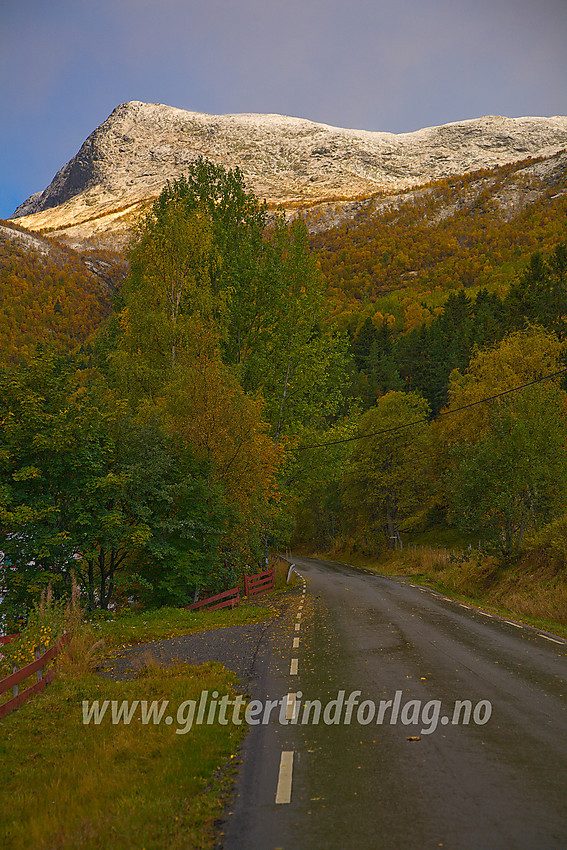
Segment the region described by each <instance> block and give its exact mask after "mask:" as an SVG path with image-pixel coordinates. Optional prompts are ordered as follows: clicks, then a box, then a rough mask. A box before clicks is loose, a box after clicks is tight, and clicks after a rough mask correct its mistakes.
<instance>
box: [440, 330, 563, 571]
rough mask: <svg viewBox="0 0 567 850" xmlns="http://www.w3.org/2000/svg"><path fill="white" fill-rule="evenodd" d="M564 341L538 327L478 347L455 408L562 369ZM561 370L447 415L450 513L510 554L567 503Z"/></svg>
mask: <svg viewBox="0 0 567 850" xmlns="http://www.w3.org/2000/svg"><path fill="white" fill-rule="evenodd" d="M562 360H563V346H562V344H561V343H560V341H559V340H558V339H557V336H555V334H553V333H548V332H547V331H545V330H544V329H543V328H540V327H533V328H531V329H529V330H527V331H521V332H515V333H513V334H510V335H509V336H508V337H506V338H505V339H504V340H503V341H502V342H501V343H500V344H499V345H498V346H496V347H494V348H492V349H485V350H483V351H478V352H477V353H476V354H475V356H474V357H473V358H472V360H471V363H470V365H469V368H468V369H467V371H466V372H464V373H459V372H455V373H454V374H453V375H452V376H451V382H450V386H449V407H450V408H458V407H465V406H466V405H468V404H471V403H474V402H476V401H478V400H479V399H482V398H488V397H491V396H495V395H497V394H499V393H503V392H504V393H506V391H507V390H509V389H511V388H512V387H515V386H521V385H523V384H528V383H531V382H533V381H537V380H538V379H539V378H541V377H542V376H544V375H549V374H552V373H554V372H557V371H559V370H561V368H562ZM560 384H561V376H558V377H557V378H555V379H551V380H545V381H542V382H540V383H536V384H534V385H532V386H528V387H526V388H525V389H522V390H520V391H518V392H513V393H510V394H506V395H503V396H501V397H500V398H496V399H493V400H492V401H490V402H486V403H483V404H480V405H476V406H474V407H469V408H467V409H465V410H462V411H460V412H459V413H456V414H453V415H451V416H448V417H446V418H445V419H442V420H440V422H439V424H438V426H437V427H438V431H439V433H440V435H441V446H442V451H443V452H444V455H445V458H446V459H448V463H447V465H446V472H445V479H446V482H447V495H448V499H449V504H450V507H451V511H450V516H451V517H452V519H453V521H454V522H456V523H457V524H458V525H459V526H460V527H461V528H463V529H464V530H466V531H474V532H475V533H479V534H483V536H485V538H487V539H488V540H489V541H490V542H491V543H492V544H493V545H494V546H497V547H498V549H499V550H500V551H501V552H502V553H503V554H504V555H506V556H509V555H511V554H513V553H515V552H517V551H518V550H519V549H520V547H521V545H522V542H523V540H524V537H525V535H526V534H527V533H528V532H533V531H534V530H536V529H537V528H538V527H540V526H541V524H542V523H545V522H548V521H550V520H552V519H553V518H554V517H556V516H557V515H558V512H559V513H561V512H562V511H563V510H564V508H565V504H566V503H567V452H566V445H565V426H566V424H567V393H565V391H564V390H563V389H561V386H560Z"/></svg>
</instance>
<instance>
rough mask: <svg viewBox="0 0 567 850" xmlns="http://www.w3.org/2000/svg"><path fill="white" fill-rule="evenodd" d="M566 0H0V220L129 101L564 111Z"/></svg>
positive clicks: (408, 122) (400, 116) (410, 118)
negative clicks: (96, 128)
mask: <svg viewBox="0 0 567 850" xmlns="http://www.w3.org/2000/svg"><path fill="white" fill-rule="evenodd" d="M566 48H567V0H0V80H1V81H2V82H1V83H0V116H1V119H0V217H2V216H3V217H6V216H8V215H9V214H10V213H11V212H12V211H13V210H14V208H15V207H16V206H17V204H19V203H20V202H21V201H23V200H24V199H25V198H26V197H27V196H28V195H30V194H31V193H32V192H35V191H38V190H41V189H44V188H45V186H46V185H47V184H48V183H49V182H50V181H51V179H52V178H53V176H54V174H55V172H56V171H57V170H58V169H59V168H60V167H61V166H62V165H64V163H65V162H67V160H68V159H70V157H71V156H73V155H74V154H75V153H76V151H77V150H78V148H79V147H80V145H81V144H82V142H83V141H84V139H85V138H86V137H87V136H88V135H89V133H90V132H91V131H92V130H93V129H94V128H95V127H96V126H97V125H98V124H100V123H101V122H102V121H104V119H105V118H106V117H107V116H108V115H109V114H110V112H112V110H113V109H114V108H115V107H116V106H117V105H118V104H119V103H123V102H125V101H128V100H143V101H149V102H160V103H167V104H169V105H171V106H177V107H180V108H182V109H190V110H194V111H197V112H208V113H213V114H215V113H227V112H278V113H282V114H285V115H293V116H298V117H302V118H309V119H311V120H314V121H322V122H324V123H327V124H334V125H336V126H340V127H355V128H359V129H366V130H389V131H391V132H404V131H409V130H416V129H419V128H420V127H426V126H433V125H436V124H444V123H447V122H449V121H458V120H461V119H464V118H477V117H479V116H481V115H507V116H510V117H517V116H521V115H566V114H567V49H566Z"/></svg>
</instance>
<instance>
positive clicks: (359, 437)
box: [297, 369, 567, 451]
mask: <svg viewBox="0 0 567 850" xmlns="http://www.w3.org/2000/svg"><path fill="white" fill-rule="evenodd" d="M566 372H567V369H560V370H559V372H552V373H551V374H550V375H544V376H543V377H542V378H536V380H535V381H530V382H529V383H527V384H521V385H520V386H519V387H512V389H510V390H504V392H501V393H496V395H491V396H488V397H487V398H481V399H479V400H478V401H471V403H470V404H464V405H463V406H462V407H454V408H453V409H452V410H445V411H441V413H439V414H438V416H437V418H440V417H441V416H450V415H451V413H458V412H459V411H460V410H467V409H468V408H469V407H476V406H477V405H478V404H484V402H487V401H494V399H496V398H502V396H504V395H510V393H516V392H518V390H525V389H526V387H533V385H534V384H540V383H541V382H542V381H548V380H549V379H550V378H556V377H557V376H558V375H564V374H565V373H566ZM429 421H430V420H429V419H428V418H427V417H424V418H423V419H415V420H414V421H413V422H405V423H404V424H403V425H396V426H395V427H394V428H382V429H381V430H380V431H371V432H370V433H369V434H357V435H356V436H355V437H344V438H343V439H342V440H331V441H330V442H328V443H313V444H312V445H310V446H299V447H298V449H297V450H298V451H305V450H307V449H324V448H327V446H338V445H340V444H342V443H352V442H354V441H355V440H366V439H367V438H368V437H377V436H378V435H379V434H391V433H393V432H394V431H401V430H403V429H404V428H412V427H413V426H414V425H421V424H422V423H423V422H429Z"/></svg>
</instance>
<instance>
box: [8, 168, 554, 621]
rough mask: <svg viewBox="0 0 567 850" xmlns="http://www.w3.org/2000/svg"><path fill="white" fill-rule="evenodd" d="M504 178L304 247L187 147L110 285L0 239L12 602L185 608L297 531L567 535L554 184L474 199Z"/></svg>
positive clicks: (505, 549)
mask: <svg viewBox="0 0 567 850" xmlns="http://www.w3.org/2000/svg"><path fill="white" fill-rule="evenodd" d="M533 165H534V167H535V165H537V163H533ZM531 167H532V165H529V168H531ZM519 171H521V169H519V166H518V167H516V166H507V167H505V168H502V169H495V170H493V171H491V172H487V173H482V174H475V175H467V176H465V177H463V178H459V179H453V180H451V181H446V182H443V183H441V184H436V185H435V186H430V187H426V189H424V190H423V191H422V192H421V193H419V196H414V197H412V198H411V199H408V200H407V201H404V202H403V203H400V204H399V205H398V206H397V207H396V209H390V210H384V209H382V210H381V211H380V210H378V211H377V210H374V211H373V210H372V209H367V210H366V213H365V215H364V216H363V215H362V214H361V215H360V217H359V219H358V220H356V221H354V222H350V223H348V224H347V223H345V224H343V225H342V226H341V227H339V228H335V229H334V230H332V231H329V232H326V233H319V234H318V235H315V236H310V235H309V231H308V228H307V226H306V223H305V222H304V220H303V219H302V218H301V217H298V218H295V219H294V220H292V221H290V220H288V218H286V215H285V214H284V213H283V212H282V213H277V214H276V215H275V216H274V215H273V214H270V213H269V212H268V210H267V208H266V206H265V205H263V204H262V203H260V202H259V200H258V199H257V198H256V197H255V196H254V194H253V193H251V192H249V191H247V190H246V187H245V185H244V181H243V177H242V174H241V173H240V172H239V171H238V170H236V171H227V170H225V169H223V168H222V167H220V166H216V165H213V164H212V163H210V162H207V161H206V160H202V159H200V160H198V161H197V162H195V163H194V164H193V165H192V166H191V167H190V169H189V171H188V174H187V176H186V178H184V179H182V180H179V181H176V182H175V183H173V184H168V185H167V187H166V188H165V189H164V190H163V192H162V193H161V195H160V197H159V198H158V200H157V201H156V202H155V204H154V205H153V207H152V209H151V210H150V211H149V213H148V214H147V215H146V216H145V217H144V219H143V220H141V221H140V224H139V227H138V230H137V232H136V234H135V236H134V238H133V241H132V245H131V248H130V252H129V257H128V259H129V273H128V275H127V277H126V279H125V280H124V282H123V283H122V284H121V285H120V286H118V285H112V286H109V285H106V286H104V285H103V284H102V283H101V281H100V278H96V276H94V275H93V274H92V273H91V272H90V271H89V269H88V268H85V266H84V263H83V264H82V265H81V262H80V260H76V259H74V258H73V257H72V256H71V255H70V254H66V253H65V250H64V249H63V248H61V249H57V248H54V249H53V254H52V253H51V252H48V253H46V254H41V253H38V252H35V253H33V252H30V251H26V250H25V248H24V247H23V245H22V243H21V242H18V241H17V240H8V241H5V243H4V247H3V254H2V261H1V273H2V293H3V312H2V316H3V317H4V319H3V324H2V333H3V342H4V345H3V365H2V367H1V369H0V469H1V482H2V483H1V490H0V526H1V530H2V546H1V548H2V551H3V552H5V555H6V557H5V558H4V560H3V562H2V565H1V567H0V570H1V573H0V586H2V587H3V588H4V589H5V590H6V598H5V600H4V603H3V606H4V610H5V611H6V612H7V613H8V614H9V615H10V616H12V617H15V616H17V615H19V614H22V613H23V612H25V610H26V608H27V606H29V605H30V603H31V601H32V600H33V599H34V598H36V597H37V594H38V592H39V590H40V589H41V588H42V587H45V586H46V585H47V584H51V585H52V587H53V588H54V590H55V591H56V592H57V593H59V594H64V593H65V592H67V590H68V588H69V587H70V584H71V576H72V574H75V575H76V576H77V577H78V579H79V581H80V583H81V585H82V588H83V592H84V593H85V595H86V598H87V599H88V603H89V607H90V608H91V609H92V608H94V607H97V606H100V607H103V608H105V607H108V606H109V605H114V604H122V603H123V602H124V601H125V600H126V599H132V598H136V599H140V600H142V601H143V602H144V603H145V604H150V605H161V604H186V603H187V602H188V601H192V599H193V598H194V595H195V594H196V593H199V592H203V590H216V589H222V588H224V587H225V586H229V585H230V583H231V582H232V581H234V578H235V576H237V575H240V573H241V571H242V570H243V569H256V567H257V565H258V564H259V563H262V562H263V559H264V558H265V556H266V552H267V551H269V550H272V549H277V548H279V547H283V546H288V545H290V544H293V545H297V546H304V547H305V548H310V549H311V550H314V549H318V550H329V549H331V548H334V549H335V550H337V549H342V550H343V551H344V550H349V551H360V552H370V553H377V552H379V551H381V550H382V549H384V548H385V547H386V548H387V547H392V546H396V545H397V544H398V542H400V541H402V539H403V538H404V537H405V538H407V537H408V535H409V536H410V537H411V535H412V534H415V533H417V532H419V531H423V530H425V529H427V528H431V527H440V526H443V527H449V526H450V527H452V528H454V529H456V530H458V532H459V533H461V534H463V535H467V534H473V535H476V536H477V537H482V539H483V541H485V545H486V546H487V547H488V548H489V549H490V550H491V551H492V552H494V553H496V555H497V556H498V557H499V558H502V559H504V560H510V559H513V558H515V557H517V556H518V554H519V553H520V552H521V551H522V550H523V548H525V547H526V546H527V545H535V544H534V541H540V542H541V541H542V540H549V539H553V540H557V539H563V536H567V524H566V523H565V520H564V514H565V507H566V506H567V446H566V444H565V434H566V433H567V428H566V425H567V391H566V386H567V384H566V381H565V372H566V360H565V351H566V341H565V340H566V332H567V325H566V322H567V292H566V274H567V248H566V245H565V239H566V227H565V224H566V221H565V212H566V211H567V200H566V198H565V195H562V194H561V193H560V191H559V190H558V186H559V184H561V185H563V183H561V180H564V177H558V176H557V175H555V176H554V178H553V181H550V182H549V185H547V186H541V185H540V186H539V190H540V191H539V192H538V194H537V197H534V198H533V199H532V201H531V202H530V203H529V204H528V203H525V204H523V205H520V207H521V208H520V209H518V210H516V213H515V215H514V216H511V214H510V211H509V210H508V212H506V211H505V209H504V206H502V205H500V206H498V205H496V204H495V203H494V202H492V201H491V202H489V201H488V200H487V197H488V196H486V197H484V196H483V192H486V191H488V186H489V184H490V187H491V192H492V193H493V194H492V195H491V196H490V197H494V192H495V191H496V190H497V191H498V192H500V193H502V192H503V191H504V189H505V187H506V186H507V185H508V183H509V181H511V180H512V179H515V180H517V179H518V173H519ZM522 174H523V176H522V179H523V180H524V181H527V180H528V178H527V177H526V173H525V169H524V172H522ZM543 179H544V178H543V177H541V175H540V176H539V177H538V176H537V173H535V176H534V174H532V176H531V177H530V180H532V183H531V184H530V186H529V187H528V188H529V189H530V191H531V190H532V189H533V188H534V185H533V184H534V181H535V182H537V181H538V180H539V181H540V182H541V181H543ZM526 185H527V183H526ZM483 187H484V188H483ZM508 188H510V187H509V186H508ZM552 196H556V197H552ZM483 197H484V200H483ZM449 208H451V210H452V212H451V214H448V212H447V210H448V209H449ZM488 208H490V209H488ZM99 259H100V258H99ZM103 261H104V262H106V261H105V260H104V258H103ZM408 275H409V277H408ZM116 282H117V281H116ZM388 299H390V300H389V301H388ZM396 299H397V300H396ZM388 305H389V307H390V308H391V309H386V308H387V307H388ZM562 523H563V525H565V526H566V527H565V529H564V528H563V525H562ZM546 535H547V538H546ZM554 551H555V550H554ZM15 566H16V567H17V569H14V568H13V567H15Z"/></svg>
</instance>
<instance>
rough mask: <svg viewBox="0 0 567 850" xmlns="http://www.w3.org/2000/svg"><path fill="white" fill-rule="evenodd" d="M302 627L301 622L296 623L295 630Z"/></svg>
mask: <svg viewBox="0 0 567 850" xmlns="http://www.w3.org/2000/svg"><path fill="white" fill-rule="evenodd" d="M300 628H301V623H296V624H295V631H296V632H298V631H299V630H300Z"/></svg>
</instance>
